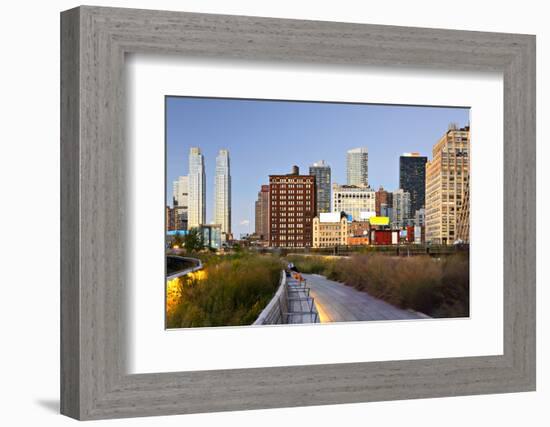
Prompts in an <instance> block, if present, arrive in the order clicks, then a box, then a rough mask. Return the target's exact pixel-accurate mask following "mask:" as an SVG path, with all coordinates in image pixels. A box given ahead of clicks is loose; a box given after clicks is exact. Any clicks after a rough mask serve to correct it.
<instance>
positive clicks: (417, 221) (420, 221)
mask: <svg viewBox="0 0 550 427" xmlns="http://www.w3.org/2000/svg"><path fill="white" fill-rule="evenodd" d="M414 225H415V226H418V227H424V226H425V225H426V209H424V208H422V209H418V210H417V211H416V212H415V213H414Z"/></svg>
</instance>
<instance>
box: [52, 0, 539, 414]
mask: <svg viewBox="0 0 550 427" xmlns="http://www.w3.org/2000/svg"><path fill="white" fill-rule="evenodd" d="M61 58H62V60H61V88H62V93H61V165H62V176H61V187H62V194H61V232H62V235H61V248H62V254H61V255H62V256H61V411H62V413H63V414H65V415H68V416H70V417H73V418H77V419H82V420H84V419H102V418H117V417H134V416H151V415H167V414H184V413H196V412H214V411H228V410H243V409H259V408H276V407H291V406H305V405H324V404H338V403H350V402H365V401H380V400H393V399H411V398H423V397H438V396H458V395H467V394H482V393H504V392H518V391H530V390H535V262H536V253H535V248H536V245H535V37H534V36H530V35H520V34H501V33H499V34H497V33H484V32H467V31H455V30H436V29H423V28H406V27H391V26H375V25H364V24H348V23H335V22H315V21H298V20H283V19H272V18H257V17H243V16H224V15H210V14H196V13H182V12H166V11H147V10H133V9H114V8H103V7H88V6H83V7H79V8H76V9H71V10H68V11H65V12H63V13H62V14H61Z"/></svg>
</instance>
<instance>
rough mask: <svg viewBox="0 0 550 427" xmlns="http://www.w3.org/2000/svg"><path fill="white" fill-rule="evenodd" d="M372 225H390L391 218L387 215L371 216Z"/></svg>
mask: <svg viewBox="0 0 550 427" xmlns="http://www.w3.org/2000/svg"><path fill="white" fill-rule="evenodd" d="M369 222H370V225H390V218H389V217H387V216H371V217H370V218H369Z"/></svg>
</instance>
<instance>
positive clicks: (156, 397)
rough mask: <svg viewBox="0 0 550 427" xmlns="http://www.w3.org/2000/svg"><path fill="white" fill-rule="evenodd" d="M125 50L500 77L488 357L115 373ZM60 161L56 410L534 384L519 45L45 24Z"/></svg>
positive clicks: (530, 156) (529, 80)
mask: <svg viewBox="0 0 550 427" xmlns="http://www.w3.org/2000/svg"><path fill="white" fill-rule="evenodd" d="M130 52H141V53H143V52H146V53H147V52H150V53H153V54H154V53H168V54H178V55H186V56H193V57H214V58H243V59H261V60H272V61H293V62H301V63H327V64H340V65H350V66H357V65H364V64H370V65H372V64H374V65H391V66H395V67H400V66H407V67H408V66H416V67H433V68H437V69H452V70H490V71H500V72H502V73H503V76H504V171H505V176H504V213H505V214H504V230H501V231H502V232H504V231H505V232H504V337H503V338H504V354H503V355H501V356H487V357H464V358H446V359H426V360H410V361H387V362H369V363H348V364H331V365H318V366H292V367H272V368H261V369H235V370H220V371H203V372H197V371H194V372H179V373H157V374H140V375H128V374H127V373H126V371H125V348H126V346H125V341H126V334H125V329H126V325H125V322H124V319H125V285H126V280H125V278H126V268H127V264H126V262H125V257H124V254H125V253H126V252H125V251H126V248H125V227H124V225H125V217H126V215H125V187H126V184H125V183H126V180H127V178H128V177H127V175H126V164H125V162H126V160H125V159H126V156H125V150H126V146H125V139H124V135H125V130H124V119H125V112H124V103H125V93H124V92H125V85H124V58H125V54H126V53H130ZM159 143H162V141H159ZM61 165H62V171H61V412H62V413H63V414H66V415H68V416H71V417H74V418H78V419H99V418H115V417H133V416H148V415H166V414H182V413H194V412H213V411H228V410H243V409H257V408H274V407H292V406H303V405H325V404H337V403H348V402H364V401H379V400H390V399H410V398H424V397H436V396H456V395H467V394H482V393H502V392H517V391H529V390H534V389H535V37H534V36H531V35H519V34H497V33H484V32H469V31H451V30H439V29H424V28H407V27H391V26H378V25H359V24H348V23H335V22H314V21H301V20H286V19H269V18H257V17H243V16H223V15H209V14H196V13H181V12H165V11H146V10H133V9H115V8H100V7H87V6H84V7H79V8H76V9H72V10H68V11H65V12H63V13H62V14H61Z"/></svg>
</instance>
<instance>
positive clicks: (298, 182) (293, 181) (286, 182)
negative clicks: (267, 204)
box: [270, 178, 313, 188]
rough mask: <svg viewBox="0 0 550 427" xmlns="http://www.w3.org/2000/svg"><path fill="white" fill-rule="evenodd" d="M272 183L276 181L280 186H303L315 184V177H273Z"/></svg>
mask: <svg viewBox="0 0 550 427" xmlns="http://www.w3.org/2000/svg"><path fill="white" fill-rule="evenodd" d="M270 183H276V184H277V186H278V187H289V188H294V187H298V188H300V187H303V186H304V185H307V186H308V187H309V186H311V185H312V184H313V179H305V180H304V179H303V178H272V179H271V180H270Z"/></svg>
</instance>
